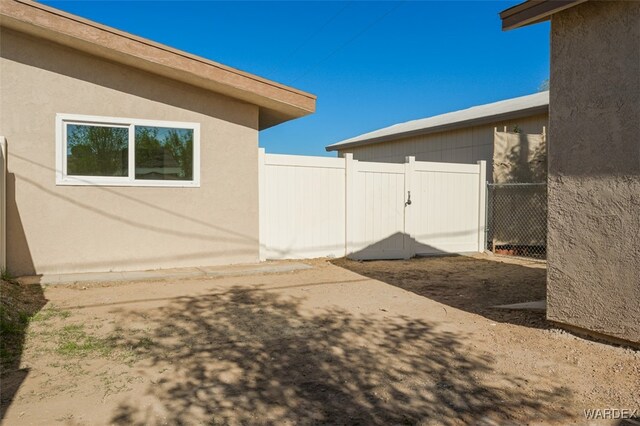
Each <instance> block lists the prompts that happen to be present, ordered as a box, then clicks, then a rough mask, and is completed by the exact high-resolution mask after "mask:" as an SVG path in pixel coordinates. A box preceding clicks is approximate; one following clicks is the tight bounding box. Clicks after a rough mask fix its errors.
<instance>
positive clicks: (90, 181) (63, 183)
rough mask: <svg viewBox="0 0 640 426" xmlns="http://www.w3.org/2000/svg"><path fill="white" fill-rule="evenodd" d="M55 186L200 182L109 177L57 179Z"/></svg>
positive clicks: (197, 185) (186, 185)
mask: <svg viewBox="0 0 640 426" xmlns="http://www.w3.org/2000/svg"><path fill="white" fill-rule="evenodd" d="M56 186H118V187H123V186H132V187H147V188H200V182H194V181H175V180H170V181H166V180H148V181H143V180H136V181H130V180H115V179H113V180H109V179H81V178H79V179H69V178H67V179H58V180H56Z"/></svg>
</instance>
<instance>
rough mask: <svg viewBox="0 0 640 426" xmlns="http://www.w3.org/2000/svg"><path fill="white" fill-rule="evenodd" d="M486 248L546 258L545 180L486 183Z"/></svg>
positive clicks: (503, 253) (496, 251) (515, 254)
mask: <svg viewBox="0 0 640 426" xmlns="http://www.w3.org/2000/svg"><path fill="white" fill-rule="evenodd" d="M487 249H488V250H490V251H492V252H493V253H495V254H502V255H510V256H522V257H531V258H535V259H546V256H547V184H546V183H495V184H494V183H487Z"/></svg>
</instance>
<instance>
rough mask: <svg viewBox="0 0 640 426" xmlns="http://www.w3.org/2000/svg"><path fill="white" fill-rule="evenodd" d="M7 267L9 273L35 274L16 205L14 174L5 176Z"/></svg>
mask: <svg viewBox="0 0 640 426" xmlns="http://www.w3.org/2000/svg"><path fill="white" fill-rule="evenodd" d="M6 213H7V216H6V217H7V265H8V266H9V268H8V269H9V272H12V273H13V272H16V273H17V271H19V272H20V274H21V275H22V274H30V275H33V274H35V272H36V271H35V266H34V265H33V258H32V256H31V250H30V249H29V242H28V241H27V236H26V234H25V232H24V227H23V226H22V220H21V219H20V211H19V210H18V204H17V203H16V174H15V173H8V174H7V211H6Z"/></svg>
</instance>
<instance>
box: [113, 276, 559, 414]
mask: <svg viewBox="0 0 640 426" xmlns="http://www.w3.org/2000/svg"><path fill="white" fill-rule="evenodd" d="M301 302H302V301H301V300H300V299H296V298H286V299H285V298H283V297H281V296H278V295H276V294H274V293H272V292H268V291H263V290H261V289H259V288H258V289H251V290H247V289H246V288H244V289H243V288H240V287H234V288H231V289H230V290H228V291H226V292H223V293H217V294H207V295H204V296H203V295H200V296H198V297H188V298H187V297H181V298H180V299H179V300H176V301H175V302H173V303H171V304H170V305H168V306H166V307H164V308H161V309H158V310H157V311H154V312H152V313H151V314H150V313H149V312H137V311H122V317H121V319H120V325H121V326H123V328H126V326H128V325H129V324H132V323H137V322H138V321H144V322H151V323H153V324H155V325H156V328H154V329H153V330H151V331H149V332H148V334H146V336H145V341H146V342H149V344H148V345H139V344H138V343H139V339H140V336H139V335H136V334H135V333H133V332H132V333H129V332H125V333H122V334H121V336H122V337H121V340H120V341H119V342H118V343H120V344H123V345H126V346H127V347H132V348H138V349H137V350H138V351H140V356H141V357H143V358H145V359H146V360H148V361H145V362H149V363H150V364H151V365H153V367H154V368H155V369H158V370H160V371H168V373H164V374H163V377H164V378H162V379H160V380H159V381H158V382H156V383H155V384H154V385H150V386H149V387H148V389H147V390H146V394H144V395H139V396H138V397H137V399H131V398H128V399H126V400H123V401H122V402H121V404H120V405H119V407H118V409H117V411H116V413H115V414H114V416H113V418H112V419H111V423H114V424H127V425H130V424H135V425H144V424H151V423H154V422H155V421H157V420H158V418H162V419H163V422H166V423H169V424H194V423H208V424H256V423H259V424H274V425H275V424H288V423H292V424H366V425H386V424H416V423H418V422H420V421H433V422H435V423H437V424H443V425H453V424H460V423H463V424H473V423H477V422H478V421H487V422H488V423H492V421H491V420H490V419H494V421H498V422H500V420H502V422H504V421H507V420H508V421H512V420H513V419H514V418H518V419H529V420H530V419H534V418H535V419H538V420H541V421H544V420H548V419H554V420H557V421H560V422H561V421H562V419H564V418H567V416H568V413H566V412H564V411H562V410H561V411H558V410H556V409H553V410H552V409H550V408H549V405H548V404H547V402H549V401H552V400H553V401H558V399H560V400H561V399H562V398H565V397H567V398H568V397H569V395H567V392H566V391H565V390H563V389H561V388H559V387H557V388H553V389H531V386H532V385H531V384H530V383H525V382H524V380H523V379H522V378H520V377H508V376H500V377H496V373H495V371H493V369H492V367H491V365H492V363H493V359H492V358H491V357H490V356H477V355H473V352H472V351H469V350H468V349H467V348H466V346H465V343H464V342H465V336H464V335H458V334H453V333H450V332H443V331H439V330H438V329H437V326H436V325H435V324H432V323H429V322H426V321H422V320H416V319H411V318H407V317H403V316H388V317H385V318H379V319H376V318H372V317H361V316H355V315H352V314H351V313H349V312H348V311H345V310H342V309H339V308H330V309H326V310H323V311H320V312H318V311H315V312H314V313H310V312H307V311H305V312H302V310H301ZM149 315H151V316H152V318H149ZM176 359H178V360H180V362H177V363H176V362H174V361H175V360H176ZM138 398H139V400H138ZM150 398H151V399H154V400H156V401H157V402H158V403H156V404H154V407H155V408H154V409H153V410H150V409H148V408H144V407H143V406H148V403H147V404H142V403H141V401H142V400H145V401H147V402H148V401H149V400H150Z"/></svg>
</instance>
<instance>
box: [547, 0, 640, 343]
mask: <svg viewBox="0 0 640 426" xmlns="http://www.w3.org/2000/svg"><path fill="white" fill-rule="evenodd" d="M551 27H552V30H551V99H550V113H551V118H550V130H549V137H550V140H551V141H552V143H551V144H550V147H549V234H548V290H547V291H548V301H547V302H548V311H547V315H548V318H549V319H551V320H553V321H557V322H560V323H565V324H568V325H571V326H575V327H580V328H583V329H588V330H590V331H595V332H597V333H602V334H606V335H609V336H613V337H616V338H620V339H625V340H629V341H634V342H640V2H586V3H583V4H580V5H578V6H575V7H572V8H570V9H567V10H565V11H562V12H560V13H558V14H556V15H554V16H553V18H552V25H551Z"/></svg>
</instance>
